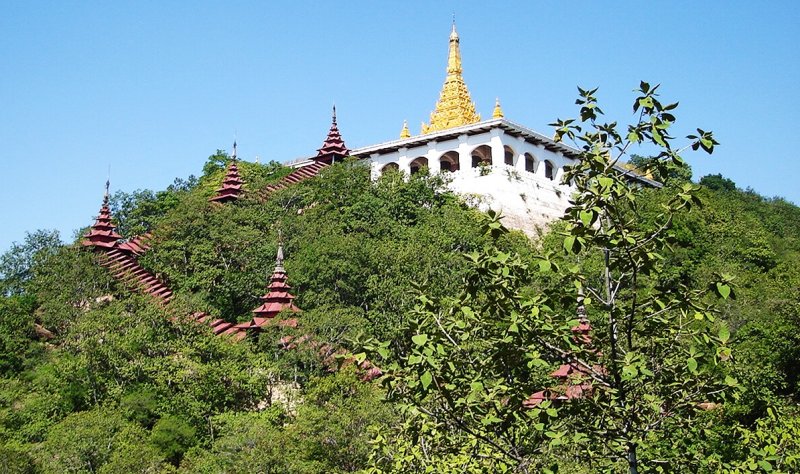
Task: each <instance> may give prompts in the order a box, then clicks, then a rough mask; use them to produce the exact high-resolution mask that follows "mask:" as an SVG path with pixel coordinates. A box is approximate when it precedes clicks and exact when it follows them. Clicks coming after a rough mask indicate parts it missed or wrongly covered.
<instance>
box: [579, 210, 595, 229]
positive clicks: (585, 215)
mask: <svg viewBox="0 0 800 474" xmlns="http://www.w3.org/2000/svg"><path fill="white" fill-rule="evenodd" d="M580 219H581V222H582V223H583V225H584V226H586V227H589V226H590V225H592V220H594V213H592V212H591V211H581V212H580Z"/></svg>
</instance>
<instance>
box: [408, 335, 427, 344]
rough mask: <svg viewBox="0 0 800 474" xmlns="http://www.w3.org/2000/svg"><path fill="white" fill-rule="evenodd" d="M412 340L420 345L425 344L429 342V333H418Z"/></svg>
mask: <svg viewBox="0 0 800 474" xmlns="http://www.w3.org/2000/svg"><path fill="white" fill-rule="evenodd" d="M411 341H412V342H413V343H414V344H416V345H418V346H424V345H425V343H426V342H428V335H427V334H417V335H415V336H412V337H411Z"/></svg>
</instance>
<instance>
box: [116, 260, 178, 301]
mask: <svg viewBox="0 0 800 474" xmlns="http://www.w3.org/2000/svg"><path fill="white" fill-rule="evenodd" d="M100 264H101V265H103V266H104V267H106V268H108V269H109V271H111V275H113V276H114V278H116V279H117V280H119V281H121V282H122V283H124V284H125V285H126V286H127V287H128V288H130V289H131V290H134V291H139V292H142V293H145V294H147V295H150V296H152V297H154V298H156V299H157V300H158V301H159V302H160V303H162V304H167V303H169V301H170V300H171V299H172V290H170V289H169V287H168V286H167V285H166V284H165V283H164V282H162V281H161V280H160V279H158V277H156V276H154V275H153V274H152V273H150V272H148V271H147V270H146V269H145V268H144V267H142V266H141V265H139V261H138V260H136V257H135V256H134V255H133V254H132V253H130V252H126V251H123V250H122V249H119V248H115V249H109V250H107V251H106V252H105V253H104V255H103V258H102V259H101V260H100Z"/></svg>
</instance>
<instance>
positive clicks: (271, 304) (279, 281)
mask: <svg viewBox="0 0 800 474" xmlns="http://www.w3.org/2000/svg"><path fill="white" fill-rule="evenodd" d="M287 280H288V277H287V276H286V270H285V269H284V268H283V244H282V243H279V244H278V255H277V257H276V258H275V270H274V271H273V272H272V276H271V277H270V279H269V285H267V289H268V291H267V294H266V295H264V296H262V297H261V301H262V302H263V304H262V305H261V306H259V307H258V308H256V309H254V310H253V321H252V325H253V326H256V327H263V326H266V325H268V324H270V320H272V319H273V318H275V316H277V315H278V314H279V313H280V312H281V311H291V312H293V313H298V312H300V308H298V307H297V306H295V305H294V295H292V294H291V293H289V290H291V289H292V287H291V286H289V284H288V283H287Z"/></svg>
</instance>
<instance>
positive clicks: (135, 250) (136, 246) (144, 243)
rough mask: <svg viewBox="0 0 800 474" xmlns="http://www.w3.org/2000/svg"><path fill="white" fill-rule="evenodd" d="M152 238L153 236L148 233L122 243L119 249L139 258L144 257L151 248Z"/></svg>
mask: <svg viewBox="0 0 800 474" xmlns="http://www.w3.org/2000/svg"><path fill="white" fill-rule="evenodd" d="M152 238H153V234H151V233H150V232H147V233H144V234H142V235H137V236H136V237H134V238H132V239H130V240H129V241H127V242H122V243H120V244H119V245H118V248H119V249H120V250H124V251H126V252H130V253H132V254H134V255H137V256H138V255H142V254H143V253H145V252H146V251H147V250H148V249H149V248H150V239H152Z"/></svg>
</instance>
